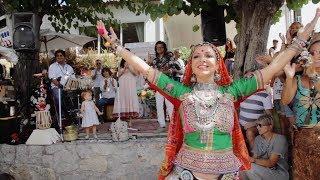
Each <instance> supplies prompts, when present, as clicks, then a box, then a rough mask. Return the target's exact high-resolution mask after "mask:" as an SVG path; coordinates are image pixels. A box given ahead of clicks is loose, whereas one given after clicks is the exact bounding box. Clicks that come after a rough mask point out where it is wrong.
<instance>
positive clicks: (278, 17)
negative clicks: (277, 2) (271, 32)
mask: <svg viewBox="0 0 320 180" xmlns="http://www.w3.org/2000/svg"><path fill="white" fill-rule="evenodd" d="M281 14H282V10H281V9H279V10H278V11H277V12H276V14H275V15H274V16H273V18H272V23H273V24H275V23H277V22H279V20H280V17H281Z"/></svg>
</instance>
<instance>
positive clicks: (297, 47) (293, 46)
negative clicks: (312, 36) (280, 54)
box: [288, 42, 304, 54]
mask: <svg viewBox="0 0 320 180" xmlns="http://www.w3.org/2000/svg"><path fill="white" fill-rule="evenodd" d="M288 49H290V50H293V51H295V52H296V53H297V54H300V53H301V52H302V51H303V49H304V48H303V47H302V46H301V45H300V44H298V43H296V42H293V43H292V44H290V46H288Z"/></svg>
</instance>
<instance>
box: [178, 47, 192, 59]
mask: <svg viewBox="0 0 320 180" xmlns="http://www.w3.org/2000/svg"><path fill="white" fill-rule="evenodd" d="M176 49H179V52H180V58H181V59H182V60H184V61H187V60H188V58H189V56H190V54H191V49H190V48H187V47H183V46H181V47H179V48H176Z"/></svg>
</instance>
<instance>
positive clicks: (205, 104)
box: [192, 84, 220, 144]
mask: <svg viewBox="0 0 320 180" xmlns="http://www.w3.org/2000/svg"><path fill="white" fill-rule="evenodd" d="M216 89H217V85H216V84H196V85H195V87H194V91H193V93H192V94H193V100H194V112H195V115H196V119H195V120H194V122H193V123H192V124H193V126H194V127H195V129H197V130H198V131H200V141H201V143H206V144H207V143H208V142H209V140H210V134H211V133H212V132H211V131H212V129H213V128H214V125H215V114H216V111H217V109H218V102H219V100H220V96H219V95H220V94H219V93H218V92H215V91H216ZM206 92H207V93H208V95H209V93H210V95H209V96H208V98H204V97H201V93H206ZM212 92H214V95H213V96H212ZM206 95H207V94H205V95H204V96H206Z"/></svg>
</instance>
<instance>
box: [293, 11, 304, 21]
mask: <svg viewBox="0 0 320 180" xmlns="http://www.w3.org/2000/svg"><path fill="white" fill-rule="evenodd" d="M293 20H294V22H300V23H301V21H302V18H301V9H298V10H296V11H293Z"/></svg>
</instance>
